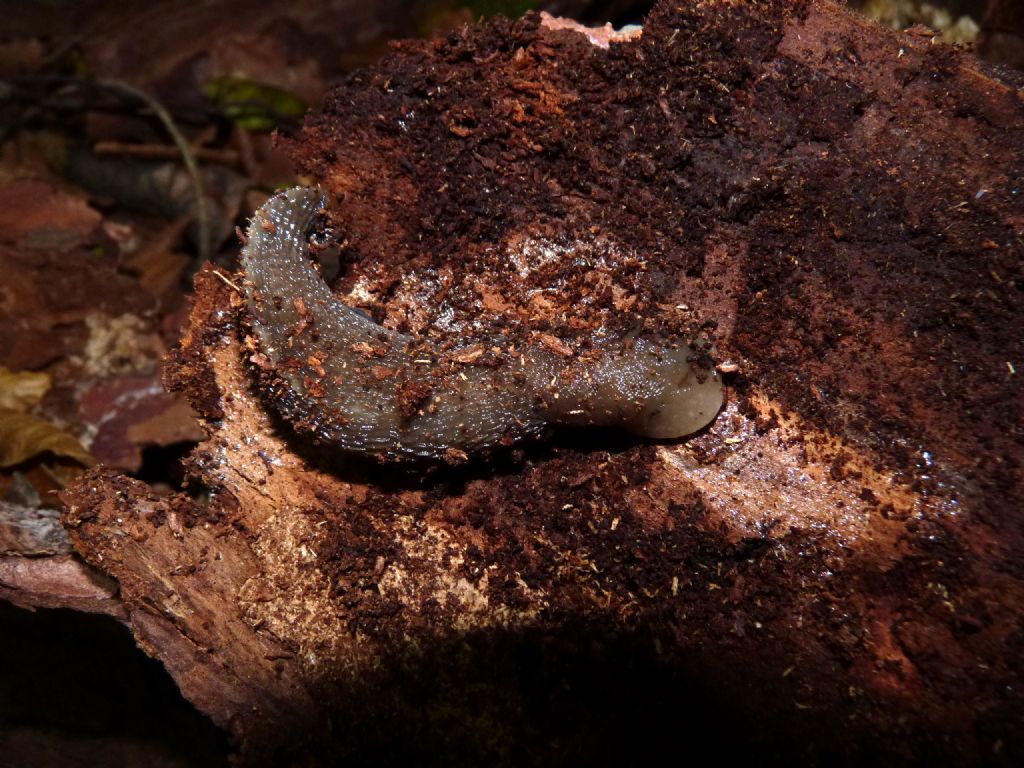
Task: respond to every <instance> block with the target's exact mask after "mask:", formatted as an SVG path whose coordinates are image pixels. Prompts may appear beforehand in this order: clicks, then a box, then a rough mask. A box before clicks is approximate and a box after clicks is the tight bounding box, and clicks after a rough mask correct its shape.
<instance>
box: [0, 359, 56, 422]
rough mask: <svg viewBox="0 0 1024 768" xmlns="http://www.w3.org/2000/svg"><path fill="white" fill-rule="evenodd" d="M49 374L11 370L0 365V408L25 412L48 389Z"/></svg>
mask: <svg viewBox="0 0 1024 768" xmlns="http://www.w3.org/2000/svg"><path fill="white" fill-rule="evenodd" d="M51 384H52V382H51V380H50V374H48V373H36V372H34V371H11V370H8V369H7V368H4V367H3V366H2V365H0V408H2V409H4V410H8V411H17V412H18V413H25V412H26V411H30V410H32V409H33V408H34V407H35V406H37V405H38V404H39V401H40V400H42V399H43V395H45V394H46V393H47V392H49V391H50V386H51Z"/></svg>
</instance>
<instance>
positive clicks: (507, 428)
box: [242, 187, 722, 461]
mask: <svg viewBox="0 0 1024 768" xmlns="http://www.w3.org/2000/svg"><path fill="white" fill-rule="evenodd" d="M324 204H325V198H324V197H323V195H322V194H321V193H320V192H319V191H318V190H315V189H306V188H300V187H296V188H293V189H290V190H287V191H285V192H281V193H279V194H277V195H274V196H273V197H272V198H271V199H270V200H268V201H267V203H266V204H265V205H264V206H263V207H262V208H260V209H259V211H257V212H256V215H255V217H254V218H253V220H252V222H251V224H250V227H249V231H248V233H247V234H248V242H247V243H246V245H245V246H244V248H243V249H242V265H243V267H244V268H245V273H246V281H245V296H246V302H247V305H248V309H249V312H250V314H251V315H252V324H253V330H254V332H255V335H256V339H257V342H258V346H259V353H257V354H256V355H254V357H253V359H254V361H256V362H257V363H258V364H260V365H262V367H264V368H265V369H268V370H269V371H270V372H272V374H273V376H272V377H270V378H271V379H272V381H273V383H272V384H271V386H270V389H269V394H270V395H271V397H272V400H273V401H274V403H275V405H276V407H277V408H278V410H279V411H280V413H281V414H282V416H284V417H285V418H286V419H287V420H288V421H289V422H291V423H292V425H293V426H294V427H295V428H296V429H298V430H299V431H303V432H310V433H313V434H314V435H315V436H316V437H318V438H319V439H321V440H323V441H325V442H328V443H331V444H334V445H336V446H338V447H340V448H342V449H344V450H348V451H355V452H360V453H369V454H373V455H376V456H380V457H384V458H393V459H398V458H427V459H446V460H449V461H452V460H459V459H463V458H465V457H466V455H468V454H469V453H471V452H473V451H476V450H479V449H482V448H486V447H490V446H496V445H508V444H510V443H512V442H513V441H515V440H517V439H519V438H522V437H526V436H530V435H536V434H539V433H540V432H541V431H542V430H543V429H544V427H545V426H546V425H547V424H551V423H555V424H582V425H585V424H605V425H620V426H622V427H624V428H626V429H629V430H630V431H632V432H636V433H638V434H641V435H646V436H649V437H656V438H664V437H681V436H683V435H687V434H690V433H691V432H695V431H697V430H698V429H700V428H701V427H703V426H705V425H706V424H708V423H709V422H710V421H711V420H712V419H713V418H714V417H715V415H716V414H717V413H718V410H719V408H720V407H721V404H722V389H721V382H720V381H719V379H718V376H717V374H715V373H713V372H710V371H701V370H698V369H696V368H694V367H693V365H691V363H690V360H691V359H692V358H693V357H694V353H693V350H691V349H690V348H689V347H688V346H686V345H684V344H657V343H655V342H653V341H649V340H644V339H624V340H621V339H620V340H618V341H617V342H607V343H604V344H602V345H600V346H597V347H596V348H595V349H594V350H593V351H592V352H591V353H588V354H587V355H585V356H579V357H577V358H575V359H572V360H566V359H564V358H563V357H562V356H560V355H559V354H558V350H551V349H548V348H547V347H546V346H544V345H540V344H538V345H533V346H526V347H523V348H522V349H521V350H519V351H518V352H517V354H516V355H510V356H507V358H508V359H507V360H506V361H505V362H504V363H503V364H499V365H497V366H494V367H490V366H481V365H463V364H461V363H463V362H465V358H464V357H463V358H460V357H459V354H458V353H456V354H454V355H453V354H445V353H442V352H440V351H438V350H436V349H434V348H431V347H430V346H429V345H428V344H426V343H424V342H422V341H420V340H417V339H414V338H412V337H409V336H406V335H403V334H400V333H396V332H394V331H391V330H388V329H385V328H383V327H382V326H380V325H378V324H376V323H375V322H373V321H372V320H371V319H369V318H367V317H365V316H363V315H362V314H361V313H359V312H357V311H356V310H354V309H352V308H351V307H349V306H347V305H346V304H344V303H343V302H342V301H340V300H339V299H337V298H336V297H335V296H334V294H332V293H331V291H330V289H329V288H328V287H327V284H326V283H325V282H324V280H323V279H322V278H321V276H320V275H319V273H318V272H317V270H316V269H315V268H314V266H313V265H312V264H311V263H310V260H309V257H308V255H307V250H308V239H307V238H308V234H309V230H310V228H311V226H312V223H313V221H314V220H315V218H316V216H317V215H318V213H319V212H320V211H321V210H322V209H323V207H324Z"/></svg>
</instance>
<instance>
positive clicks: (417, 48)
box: [64, 0, 1024, 764]
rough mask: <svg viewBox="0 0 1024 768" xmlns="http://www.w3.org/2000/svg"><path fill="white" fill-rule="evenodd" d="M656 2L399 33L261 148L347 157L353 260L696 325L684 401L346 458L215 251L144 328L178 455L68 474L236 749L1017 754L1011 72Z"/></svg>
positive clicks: (410, 313) (380, 270)
mask: <svg viewBox="0 0 1024 768" xmlns="http://www.w3.org/2000/svg"><path fill="white" fill-rule="evenodd" d="M679 5H683V6H684V7H683V8H677V7H676V6H677V4H675V3H663V4H661V5H659V6H658V8H657V9H656V10H655V11H654V12H653V13H652V15H651V17H650V18H649V19H648V22H647V24H646V26H645V30H644V33H643V35H642V36H641V37H639V38H633V39H630V40H626V41H622V42H611V43H610V47H601V46H600V45H591V43H590V42H589V41H588V40H587V39H586V38H585V37H584V36H582V35H579V34H577V33H576V32H573V31H571V30H558V31H554V30H549V29H546V28H544V27H543V26H541V25H540V22H539V19H538V18H537V17H530V18H528V19H527V20H525V21H523V22H517V23H514V24H513V23H506V22H497V23H494V24H492V25H490V26H486V27H478V28H472V29H467V30H465V31H464V32H463V33H460V34H456V35H452V36H451V37H449V38H448V39H447V40H445V41H439V42H437V43H431V44H423V43H409V44H402V45H401V46H399V47H398V48H397V49H396V50H395V51H394V52H393V54H392V55H390V56H389V57H388V58H386V59H385V60H384V61H382V62H381V63H380V64H378V65H377V66H376V67H375V68H374V69H372V70H370V71H368V72H366V73H363V74H360V75H357V76H355V77H354V78H353V79H351V80H350V81H349V82H347V83H346V84H344V85H342V86H341V87H340V88H339V89H338V90H337V91H336V92H335V93H334V94H333V95H332V96H331V97H329V98H328V100H327V102H326V103H325V105H324V107H323V109H322V110H321V112H320V113H319V114H318V115H316V116H314V117H313V118H311V119H310V120H309V121H308V122H307V126H306V128H305V130H304V132H303V133H302V134H301V135H300V136H299V137H298V139H296V140H295V141H294V142H293V143H292V144H291V145H290V146H291V150H292V153H293V155H294V157H295V159H296V162H297V164H298V166H299V167H300V170H302V171H304V172H306V173H308V174H309V175H310V176H312V177H313V178H315V179H316V180H317V181H319V182H320V183H321V184H322V185H323V186H325V187H326V188H328V189H329V190H330V191H331V192H333V193H336V194H338V195H339V196H340V195H341V194H343V195H344V203H343V204H340V205H335V207H334V208H333V209H332V210H331V216H332V218H333V220H334V225H335V227H336V229H337V230H338V231H339V233H340V234H343V236H344V237H345V238H346V239H347V240H348V242H349V248H350V253H349V254H348V255H349V257H350V258H347V260H346V270H347V271H346V273H345V276H344V278H343V280H342V281H341V283H340V284H339V285H338V286H337V287H338V290H339V291H340V292H342V293H345V294H346V296H347V298H348V300H350V301H353V302H354V303H363V304H364V305H366V306H367V307H368V308H371V309H372V310H373V311H374V312H375V313H376V315H377V317H378V318H380V317H383V319H384V322H385V323H386V324H389V325H391V326H392V327H400V328H403V329H404V330H413V331H416V332H422V333H428V334H429V333H435V332H438V328H439V327H441V323H442V320H441V318H442V317H447V320H445V321H444V322H446V323H447V325H445V326H444V328H445V330H446V332H451V330H452V329H453V328H454V329H455V330H456V331H458V330H459V329H460V328H461V329H462V330H463V331H464V332H466V333H469V334H472V333H473V329H472V328H471V327H470V326H471V324H473V323H479V324H481V326H483V327H497V328H499V329H500V328H502V327H504V328H505V330H506V332H507V333H509V334H513V335H514V334H516V333H526V332H549V331H552V332H555V333H557V332H559V330H560V329H561V328H563V326H564V327H571V326H572V324H573V323H574V322H575V323H577V324H579V323H595V322H598V321H603V320H607V322H608V323H609V325H610V327H611V330H612V331H614V330H615V329H616V324H617V323H618V324H619V326H618V327H619V328H622V327H625V326H626V325H627V324H628V322H638V321H646V322H650V323H654V324H656V325H660V326H662V327H674V328H683V329H687V330H688V332H689V333H691V334H694V335H697V336H700V337H701V338H703V339H704V340H706V341H708V342H711V343H713V344H714V347H713V351H714V355H715V357H716V358H717V359H718V360H719V361H721V362H723V363H725V365H724V366H723V369H725V370H729V371H733V372H732V373H730V374H729V378H728V379H727V382H728V383H729V385H730V390H729V399H728V405H727V407H726V408H725V410H724V412H723V413H722V415H721V416H720V417H719V419H718V420H717V421H716V422H715V424H714V425H713V426H712V427H711V428H710V429H708V430H707V431H706V432H704V433H703V434H701V435H699V436H697V437H695V438H693V439H691V440H688V441H683V442H674V443H666V444H646V443H642V442H634V441H627V440H626V439H625V438H623V437H622V436H621V435H615V434H602V433H586V434H582V435H555V436H554V437H553V439H552V440H551V441H549V442H542V443H535V444H531V445H526V446H523V447H522V448H521V449H520V450H518V451H517V452H510V453H507V454H501V455H497V456H494V457H492V458H491V459H489V460H485V461H481V462H477V463H472V464H470V465H468V466H466V467H463V468H460V469H458V470H452V469H435V470H425V469H422V468H420V469H411V470H410V469H405V468H402V467H393V466H386V467H379V466H376V465H374V464H372V463H367V462H363V461H360V460H357V459H354V458H349V457H338V456H332V455H330V454H326V453H324V452H322V451H320V450H319V449H318V448H317V446H315V445H311V444H309V443H308V442H304V441H303V440H302V439H301V438H298V437H296V436H294V435H292V434H291V433H290V432H289V430H288V428H287V426H286V425H284V424H282V423H280V422H278V421H276V420H275V419H274V418H273V417H272V416H271V415H270V414H269V413H268V411H267V409H266V408H265V406H264V404H263V402H262V401H261V398H260V394H259V392H258V390H257V386H256V383H255V381H256V380H255V377H254V376H253V372H252V370H251V369H250V367H249V365H248V362H247V358H248V355H249V354H250V352H249V351H248V350H247V348H246V345H245V340H244V337H245V317H244V312H243V311H242V308H241V304H240V301H239V298H238V296H237V294H236V293H235V292H234V291H233V290H232V288H231V287H230V285H229V284H228V283H227V282H226V281H223V280H221V279H218V277H217V276H216V275H215V274H214V273H213V272H212V271H205V272H203V273H201V274H200V275H199V277H198V278H197V282H196V296H195V303H194V307H193V311H192V316H191V322H190V325H189V328H188V330H187V332H186V334H185V336H184V338H183V339H182V343H181V348H180V350H179V351H178V352H177V353H176V354H175V356H174V357H173V359H172V360H171V361H170V364H169V370H168V382H169V384H170V385H172V386H173V387H174V388H176V389H180V390H182V391H184V392H185V393H186V394H187V395H188V397H189V398H190V400H191V403H192V405H193V407H194V408H195V409H196V411H197V412H198V413H199V414H200V415H201V416H202V417H203V419H204V420H205V423H206V425H207V428H208V429H209V438H208V439H207V440H206V441H205V442H204V443H202V444H201V445H200V446H199V447H198V448H197V449H196V451H195V452H194V454H193V455H192V457H191V459H190V471H191V473H192V476H193V478H194V480H195V484H196V489H197V491H201V492H198V493H197V495H196V496H195V497H189V496H186V495H179V496H176V497H173V498H170V499H159V498H156V497H155V496H151V495H150V494H149V493H148V492H147V488H146V487H145V485H144V484H142V483H140V482H138V481H134V480H130V479H127V478H125V477H123V476H119V475H117V474H115V473H112V472H107V471H103V470H96V471H93V472H91V473H90V474H89V475H87V476H86V478H85V479H84V480H83V481H82V482H80V483H79V484H78V485H77V486H76V487H75V488H73V489H72V490H71V491H70V492H68V493H67V494H66V496H65V501H66V504H67V511H66V513H65V516H64V523H65V526H66V527H67V529H68V530H69V532H70V534H71V537H72V540H73V542H74V544H75V547H76V548H77V550H78V551H79V552H80V553H81V554H82V555H83V556H84V557H85V558H86V559H87V560H88V561H89V562H90V563H91V564H93V565H94V566H95V567H97V568H99V569H101V570H102V571H104V572H106V573H108V574H110V575H111V576H113V577H114V578H116V579H117V581H118V583H119V584H120V589H121V596H122V601H123V604H124V607H125V609H126V610H127V612H128V614H129V616H130V620H131V624H132V628H133V631H134V632H135V634H136V637H137V638H138V639H139V642H140V643H141V644H142V645H143V647H144V648H146V649H147V651H148V652H150V653H151V654H153V655H154V656H156V657H157V658H159V659H160V660H162V661H163V663H164V664H165V665H166V666H167V668H168V669H169V671H170V672H171V674H172V675H173V676H174V678H175V679H176V680H177V682H178V684H179V685H180V687H181V689H182V691H183V693H184V694H185V696H186V697H188V698H189V699H190V700H191V701H193V702H194V703H195V704H196V705H197V706H198V707H200V708H201V709H202V710H203V711H205V712H207V713H208V714H209V715H210V716H211V717H212V718H213V719H214V720H215V721H216V722H217V723H218V724H220V725H221V726H223V727H225V728H228V729H230V730H231V731H232V732H233V733H234V735H235V736H236V737H237V738H238V739H239V742H240V744H241V745H242V748H243V752H244V754H245V755H246V756H247V758H248V759H249V760H252V761H254V762H255V761H259V760H260V759H267V760H281V759H285V758H286V757H289V756H291V757H294V756H295V755H298V754H304V755H305V758H304V759H305V760H307V761H310V760H313V761H315V760H316V759H322V760H323V761H324V762H332V761H333V760H335V759H338V758H340V757H344V756H349V757H352V756H362V757H370V756H372V755H374V754H375V755H376V757H377V758H379V759H380V762H387V760H388V759H396V760H397V759H398V755H399V751H400V750H401V749H433V750H435V752H437V751H440V752H441V753H443V754H446V755H453V756H455V758H456V759H457V758H458V757H460V756H461V757H463V758H466V759H467V760H470V761H475V762H479V761H480V760H485V761H486V762H488V763H495V762H498V763H500V762H524V761H526V762H530V761H533V762H541V763H545V764H547V763H551V762H557V761H559V760H561V761H563V762H564V761H571V760H572V759H578V758H581V757H582V758H587V757H590V758H592V759H593V758H602V759H609V758H613V757H617V756H621V757H623V758H624V759H627V758H628V759H629V760H631V761H632V762H634V763H643V762H644V756H645V755H647V756H650V755H653V754H658V753H659V752H658V751H657V750H663V749H666V748H669V747H670V746H672V745H674V744H676V742H677V740H679V739H682V741H681V742H680V743H679V744H676V747H675V748H676V749H677V750H680V751H681V752H682V751H685V752H686V753H687V754H688V755H693V754H697V755H701V754H708V755H718V756H720V757H722V756H724V757H729V756H730V755H732V756H736V755H739V754H750V752H752V751H753V750H768V752H767V753H765V752H762V753H761V754H762V755H764V754H768V755H769V756H780V755H801V756H803V757H805V758H810V759H812V760H814V759H817V760H824V759H826V758H829V757H832V758H838V759H840V760H844V761H846V762H853V761H857V760H860V759H864V758H865V757H874V758H879V757H881V758H884V759H886V760H887V761H889V762H896V761H909V760H922V759H926V758H933V759H935V760H938V761H940V762H945V761H948V762H952V763H959V764H972V763H982V762H986V761H989V760H996V761H999V760H1004V759H1005V760H1008V761H1012V760H1014V759H1020V758H1021V757H1022V755H1024V752H1022V750H1024V740H1022V738H1024V737H1022V727H1021V725H1022V724H1021V722H1020V712H1021V711H1022V710H1024V701H1022V698H1021V696H1022V694H1021V691H1022V690H1024V688H1022V685H1021V683H1022V681H1021V680H1020V674H1021V669H1020V665H1019V658H1020V657H1021V652H1022V650H1024V635H1022V633H1021V629H1020V627H1021V622H1022V617H1024V569H1022V566H1021V559H1020V556H1019V552H1020V551H1021V546H1022V544H1024V541H1022V539H1024V527H1022V525H1021V515H1020V511H1019V510H1020V508H1021V501H1022V499H1021V485H1022V484H1021V477H1020V471H1021V470H1020V459H1021V439H1022V438H1021V433H1020V424H1021V422H1020V405H1021V395H1020V392H1021V388H1020V386H1019V383H1018V381H1019V376H1020V375H1021V374H1020V372H1019V370H1018V369H1019V367H1020V366H1021V365H1022V364H1024V355H1022V351H1024V350H1022V339H1024V333H1022V331H1024V329H1022V324H1024V323H1022V316H1021V313H1020V310H1019V301H1020V287H1021V282H1020V281H1021V279H1022V276H1021V272H1020V263H1021V237H1022V236H1024V202H1022V198H1024V192H1022V187H1021V185H1022V183H1024V181H1022V178H1021V176H1020V174H1021V168H1024V101H1022V98H1021V95H1020V83H1011V82H1007V81H1006V80H1005V78H1006V77H1007V76H1006V75H1005V74H1004V75H1001V77H1003V78H1004V79H1003V80H1000V79H998V78H997V77H995V76H994V75H992V74H991V73H990V72H989V71H988V70H986V69H985V68H984V67H983V66H982V65H980V64H979V63H978V62H977V61H976V60H975V59H973V58H972V57H971V56H969V55H968V54H966V53H964V52H961V51H956V50H953V49H950V48H948V47H946V46H943V45H940V44H937V43H936V42H935V41H934V40H933V39H932V38H931V37H930V36H928V35H925V34H920V33H918V34H907V35H903V36H896V35H893V34H891V33H889V32H887V31H884V30H882V29H881V28H878V27H876V26H873V25H871V24H869V23H867V22H865V21H863V20H861V19H859V18H857V17H855V16H854V15H852V14H850V13H849V12H848V11H846V10H845V9H843V8H840V7H838V6H836V5H833V4H831V3H828V2H813V3H809V4H807V5H798V4H793V3H788V2H775V3H759V4H748V3H731V2H726V1H725V0H717V1H714V2H712V1H711V0H709V1H708V2H702V3H692V4H679ZM604 42H605V43H607V41H604ZM538 243H539V244H540V245H538ZM565 253H568V254H570V256H569V257H562V256H559V254H565ZM579 253H586V254H588V258H589V259H590V261H589V262H588V264H589V266H587V267H583V266H581V265H575V266H574V265H572V264H570V263H569V262H568V261H565V262H564V263H563V262H559V259H560V258H563V259H565V260H568V259H570V258H571V255H572V254H579ZM509 265H512V266H509ZM581 273H583V274H582V275H581ZM552 280H554V281H555V284H557V285H559V286H560V291H561V292H557V291H556V292H545V291H544V286H545V285H549V284H551V283H550V281H552ZM367 297H369V298H367ZM453 318H454V319H453ZM499 318H505V320H504V321H501V320H500V319H499ZM508 318H512V319H511V320H509V319H508ZM501 322H504V323H506V325H505V326H502V325H501V324H500V323H501ZM488 323H490V324H491V325H490V326H488ZM460 324H461V325H460ZM524 681H526V682H524ZM396 745H397V746H396ZM745 749H747V750H750V752H747V753H744V751H743V750H745ZM374 750H380V751H379V752H376V753H375V752H374ZM517 750H519V751H517ZM371 759H372V758H371Z"/></svg>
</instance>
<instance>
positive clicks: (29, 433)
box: [0, 409, 95, 467]
mask: <svg viewBox="0 0 1024 768" xmlns="http://www.w3.org/2000/svg"><path fill="white" fill-rule="evenodd" d="M46 452H49V453H52V454H54V455H56V456H64V457H66V458H69V459H74V460H75V461H77V462H79V463H81V464H84V465H86V466H91V465H92V464H93V463H95V462H94V461H93V458H92V456H90V455H89V452H88V451H87V450H85V448H83V447H82V444H81V443H80V442H78V440H77V439H76V438H75V437H74V436H73V435H71V434H69V433H67V432H65V431H64V430H62V429H60V428H59V427H55V426H54V425H53V424H51V423H50V422H48V421H44V420H43V419H40V418H39V417H38V416H31V415H29V414H27V413H18V412H17V411H12V410H6V409H4V410H0V467H13V466H16V465H18V464H21V463H23V462H25V461H28V460H29V459H31V458H33V457H35V456H38V455H39V454H41V453H46Z"/></svg>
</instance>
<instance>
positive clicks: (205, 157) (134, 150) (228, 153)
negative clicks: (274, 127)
mask: <svg viewBox="0 0 1024 768" xmlns="http://www.w3.org/2000/svg"><path fill="white" fill-rule="evenodd" d="M92 151H93V152H95V153H96V154H97V155H121V156H127V157H140V158H143V159H146V160H177V159H178V158H179V157H181V152H180V151H179V150H178V148H177V147H176V146H174V147H172V146H170V145H168V144H127V143H125V142H123V141H98V142H96V143H95V144H94V145H93V148H92ZM192 152H193V153H194V154H195V156H196V159H197V160H202V161H203V162H207V163H216V164H217V165H225V166H228V167H231V168H237V167H238V165H239V154H238V151H237V150H234V149H212V148H210V147H196V148H194V149H193V150H192Z"/></svg>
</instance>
